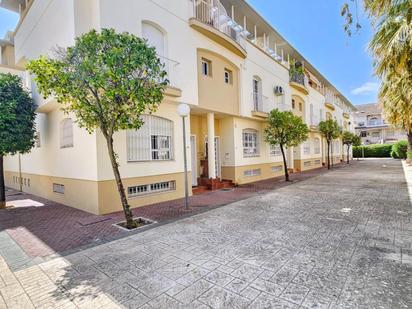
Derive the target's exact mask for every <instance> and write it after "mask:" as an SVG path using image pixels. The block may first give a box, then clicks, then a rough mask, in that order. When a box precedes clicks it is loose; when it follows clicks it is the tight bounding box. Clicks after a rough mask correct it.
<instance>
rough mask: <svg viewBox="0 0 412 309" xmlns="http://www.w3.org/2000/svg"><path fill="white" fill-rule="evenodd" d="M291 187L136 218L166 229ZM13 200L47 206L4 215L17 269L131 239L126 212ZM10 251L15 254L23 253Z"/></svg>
mask: <svg viewBox="0 0 412 309" xmlns="http://www.w3.org/2000/svg"><path fill="white" fill-rule="evenodd" d="M354 164H356V162H355V163H354ZM342 167H345V165H344V164H343V165H341V166H340V167H338V168H342ZM325 172H327V169H326V168H321V169H315V170H312V171H307V172H303V173H299V174H292V175H291V179H292V180H294V181H302V180H305V179H308V178H311V177H315V176H317V175H319V174H322V173H325ZM286 185H290V183H285V182H284V181H283V177H277V178H273V179H269V180H265V181H260V182H255V183H252V184H247V185H243V186H240V187H237V188H234V189H233V190H232V191H215V192H210V193H204V194H201V195H196V196H192V197H191V198H190V205H191V207H190V209H189V210H186V209H184V207H183V200H182V199H179V200H174V201H168V202H163V203H158V204H154V205H149V206H144V207H140V208H137V209H134V210H133V214H134V215H135V216H136V217H138V216H141V217H144V218H148V219H151V220H154V221H157V222H159V223H164V222H169V221H171V220H175V219H178V218H181V217H184V216H188V215H193V214H196V213H199V212H202V211H205V210H209V209H213V208H216V207H218V206H222V205H226V204H229V203H232V202H236V201H239V200H242V199H246V198H250V197H252V196H255V195H258V194H264V193H265V192H269V191H271V190H274V189H277V188H281V187H283V186H286ZM7 200H8V201H9V202H12V201H23V202H24V203H25V204H28V205H30V204H33V205H44V206H38V207H19V208H14V209H7V210H0V229H1V230H3V233H4V232H6V233H7V234H8V235H9V236H10V237H11V239H12V240H14V241H15V242H16V243H17V244H18V246H19V248H21V249H22V250H23V251H24V253H25V254H26V255H27V256H26V257H25V258H21V259H18V260H15V259H10V260H11V261H10V263H12V265H11V266H12V267H13V268H19V267H24V266H27V265H31V264H33V263H35V262H36V260H35V261H34V262H33V261H32V259H33V258H35V257H47V256H50V255H53V254H55V253H62V252H66V251H69V250H74V249H76V248H79V247H81V246H84V245H94V244H96V243H100V242H105V241H108V240H112V239H113V238H117V237H123V236H127V235H129V233H130V232H125V231H123V230H120V229H118V228H117V227H114V226H113V224H114V223H117V222H119V221H122V220H123V219H124V217H123V213H122V212H117V213H113V214H109V215H105V216H95V215H91V214H89V213H86V212H84V211H81V210H78V209H75V208H72V207H67V206H64V205H61V204H58V203H54V202H52V201H49V200H46V199H43V198H40V197H37V196H33V195H29V194H21V193H18V192H15V191H11V192H8V194H7ZM30 201H32V202H30ZM99 219H104V220H105V221H101V222H96V223H94V224H88V225H84V223H85V222H87V221H98V220H99ZM106 219H107V220H106ZM1 233H2V232H0V237H1ZM6 236H7V235H5V236H4V237H6ZM10 250H12V251H15V250H18V249H10ZM10 250H6V251H10ZM6 251H5V250H3V251H2V249H1V246H0V254H2V255H3V256H4V257H5V258H6V259H7V260H9V259H8V258H7V257H8V256H9V255H10V254H8V252H6Z"/></svg>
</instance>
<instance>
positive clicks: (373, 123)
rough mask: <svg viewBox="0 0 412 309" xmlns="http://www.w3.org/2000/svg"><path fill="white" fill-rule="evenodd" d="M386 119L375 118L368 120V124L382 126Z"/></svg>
mask: <svg viewBox="0 0 412 309" xmlns="http://www.w3.org/2000/svg"><path fill="white" fill-rule="evenodd" d="M385 124H386V123H385V121H383V120H381V119H376V120H375V119H373V120H368V126H380V125H385Z"/></svg>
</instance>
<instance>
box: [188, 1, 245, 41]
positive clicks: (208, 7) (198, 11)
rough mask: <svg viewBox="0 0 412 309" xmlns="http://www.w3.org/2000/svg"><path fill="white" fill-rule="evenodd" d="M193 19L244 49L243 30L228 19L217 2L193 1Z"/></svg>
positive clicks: (223, 9)
mask: <svg viewBox="0 0 412 309" xmlns="http://www.w3.org/2000/svg"><path fill="white" fill-rule="evenodd" d="M193 17H195V18H196V19H197V20H199V21H201V22H202V23H204V24H206V25H209V26H211V27H213V28H215V29H216V30H218V31H220V32H222V33H224V34H226V35H227V36H229V37H230V38H232V39H233V40H234V41H235V42H237V43H238V44H239V45H240V46H241V47H242V48H244V49H245V41H244V38H243V37H242V35H241V33H242V32H243V31H244V29H243V28H242V27H241V26H240V25H238V24H237V23H236V22H235V21H234V20H233V19H232V18H230V17H229V16H228V15H227V13H226V10H225V8H224V7H223V5H222V4H221V3H220V2H219V1H213V3H212V2H208V1H205V0H193Z"/></svg>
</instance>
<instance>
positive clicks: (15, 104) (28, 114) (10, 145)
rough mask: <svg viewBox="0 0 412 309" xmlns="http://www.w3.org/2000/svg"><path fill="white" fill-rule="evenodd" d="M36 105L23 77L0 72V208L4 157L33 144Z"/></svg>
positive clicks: (3, 201)
mask: <svg viewBox="0 0 412 309" xmlns="http://www.w3.org/2000/svg"><path fill="white" fill-rule="evenodd" d="M34 111H35V105H34V103H33V100H32V99H31V97H30V95H29V93H28V92H27V91H25V90H24V89H23V85H22V82H21V79H20V77H18V76H16V75H13V74H9V73H8V74H5V73H0V208H4V207H6V192H5V191H6V187H5V184H4V165H3V158H4V156H6V155H13V154H16V153H26V152H29V151H30V149H31V148H32V147H33V145H34V140H35V138H34V136H35V125H34V121H35V118H36V114H35V112H34Z"/></svg>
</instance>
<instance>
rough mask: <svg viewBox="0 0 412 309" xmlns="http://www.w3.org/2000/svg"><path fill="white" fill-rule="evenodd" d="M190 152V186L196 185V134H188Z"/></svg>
mask: <svg viewBox="0 0 412 309" xmlns="http://www.w3.org/2000/svg"><path fill="white" fill-rule="evenodd" d="M190 152H191V158H192V186H193V187H196V186H197V155H196V154H197V151H196V136H195V135H191V136H190Z"/></svg>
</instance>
